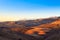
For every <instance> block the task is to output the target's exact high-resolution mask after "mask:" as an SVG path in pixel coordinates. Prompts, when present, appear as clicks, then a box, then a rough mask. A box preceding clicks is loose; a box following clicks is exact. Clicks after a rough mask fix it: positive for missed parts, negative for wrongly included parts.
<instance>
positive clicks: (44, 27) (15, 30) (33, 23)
mask: <svg viewBox="0 0 60 40" xmlns="http://www.w3.org/2000/svg"><path fill="white" fill-rule="evenodd" d="M59 37H60V17H51V18H44V19H36V20H25V21H7V22H0V40H60V38H59Z"/></svg>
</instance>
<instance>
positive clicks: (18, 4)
mask: <svg viewBox="0 0 60 40" xmlns="http://www.w3.org/2000/svg"><path fill="white" fill-rule="evenodd" d="M50 16H60V0H0V21H12V20H22V19H36V18H42V17H50Z"/></svg>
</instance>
